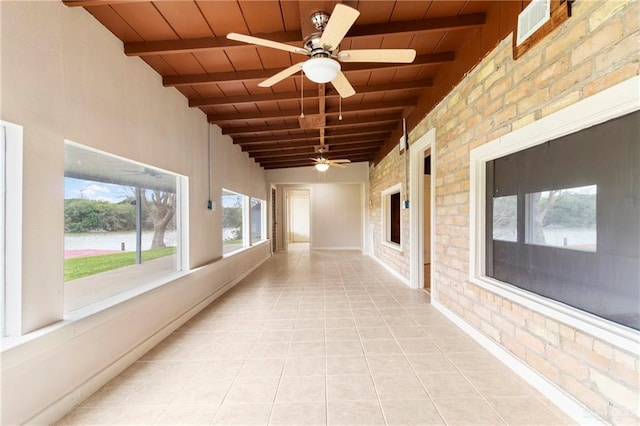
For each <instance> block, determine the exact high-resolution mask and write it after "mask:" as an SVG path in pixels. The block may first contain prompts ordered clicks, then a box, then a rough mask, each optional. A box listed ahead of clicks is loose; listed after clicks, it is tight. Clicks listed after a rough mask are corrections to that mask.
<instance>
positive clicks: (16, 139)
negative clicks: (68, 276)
mask: <svg viewBox="0 0 640 426" xmlns="http://www.w3.org/2000/svg"><path fill="white" fill-rule="evenodd" d="M0 132H2V134H3V139H4V147H3V156H4V163H3V167H2V174H3V181H4V186H3V187H2V197H1V198H2V201H1V204H2V205H1V206H0V208H1V209H2V222H0V226H2V232H1V233H0V236H1V238H0V245H2V249H1V250H0V251H1V260H0V262H2V265H1V266H0V271H1V274H0V280H1V281H2V309H0V311H1V315H2V319H1V321H2V329H1V332H0V336H1V337H13V336H20V335H22V191H23V189H22V176H23V127H22V126H20V125H18V124H14V123H10V122H7V121H2V120H0ZM9 182H10V183H11V184H10V185H9V184H8V183H9ZM8 223H10V224H11V226H7V224H8Z"/></svg>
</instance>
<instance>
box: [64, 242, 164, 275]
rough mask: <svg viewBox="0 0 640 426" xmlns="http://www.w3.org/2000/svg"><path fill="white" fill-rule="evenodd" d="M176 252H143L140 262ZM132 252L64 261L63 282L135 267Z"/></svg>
mask: <svg viewBox="0 0 640 426" xmlns="http://www.w3.org/2000/svg"><path fill="white" fill-rule="evenodd" d="M175 252H176V248H175V247H165V248H156V249H150V250H144V251H143V252H142V261H143V262H144V261H149V260H153V259H157V258H159V257H164V256H170V255H172V254H174V253H175ZM135 263H136V254H135V253H134V252H124V253H113V254H101V255H99V256H87V257H75V258H71V259H65V261H64V280H65V281H71V280H75V279H78V278H82V277H86V276H89V275H93V274H98V273H100V272H105V271H110V270H112V269H118V268H122V267H123V266H128V265H135Z"/></svg>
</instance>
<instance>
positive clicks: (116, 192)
mask: <svg viewBox="0 0 640 426" xmlns="http://www.w3.org/2000/svg"><path fill="white" fill-rule="evenodd" d="M127 190H128V188H127V187H125V186H122V185H114V184H110V183H104V182H95V181H91V180H84V179H75V178H70V177H65V178H64V198H65V200H69V199H74V198H85V199H88V200H98V201H107V202H109V203H119V202H120V201H122V200H124V199H126V198H127V197H130V196H131V192H130V191H129V192H127Z"/></svg>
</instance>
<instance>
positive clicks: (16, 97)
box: [0, 1, 269, 424]
mask: <svg viewBox="0 0 640 426" xmlns="http://www.w3.org/2000/svg"><path fill="white" fill-rule="evenodd" d="M0 14H1V17H2V26H1V29H0V31H1V33H0V35H1V39H2V64H1V66H2V69H1V71H2V79H1V87H0V92H1V93H2V98H1V102H2V103H1V108H2V109H1V110H0V119H2V120H5V121H8V122H11V123H15V124H18V125H20V126H23V129H24V140H23V144H24V151H23V157H24V173H23V195H22V203H23V212H24V213H23V217H22V222H23V225H22V228H21V234H22V238H21V242H22V259H23V263H22V282H21V283H20V284H21V292H22V300H23V302H22V306H21V308H22V316H23V326H22V331H23V332H24V333H27V334H25V336H22V337H18V338H10V339H3V341H2V347H3V350H2V379H1V380H2V389H3V390H8V389H10V390H11V391H10V392H7V391H5V392H2V418H1V423H2V424H18V423H24V422H30V419H32V418H34V416H36V415H39V417H38V421H41V422H43V423H44V422H50V421H53V420H55V416H56V415H61V414H63V412H62V411H60V410H64V409H65V407H66V408H70V406H69V404H73V403H77V402H79V400H80V398H82V397H86V396H87V394H86V392H89V391H91V389H94V388H95V386H100V385H101V384H102V383H104V382H105V381H106V380H107V379H108V378H109V377H110V376H111V375H113V374H115V373H116V372H117V370H118V369H121V368H124V367H126V363H127V362H132V361H134V360H135V357H134V356H133V355H132V354H134V355H135V354H138V355H140V354H141V353H142V352H141V351H143V350H146V349H148V348H149V347H150V346H149V345H151V344H152V343H153V342H156V341H157V339H158V338H159V337H158V336H162V335H163V333H166V332H168V331H170V329H171V327H174V326H177V325H178V324H179V322H180V321H182V320H185V319H186V318H187V317H189V316H191V315H193V314H195V312H196V311H197V309H196V310H193V309H194V307H199V308H202V307H203V306H204V305H205V304H206V303H208V301H210V300H212V297H215V296H216V295H217V294H218V292H219V290H220V289H222V288H225V286H228V285H231V284H233V283H234V282H235V281H236V280H237V279H238V277H241V276H242V275H243V274H245V273H247V272H248V271H250V270H251V269H252V268H254V267H255V266H256V265H259V264H260V263H261V262H262V261H264V260H265V259H266V258H267V257H268V256H269V246H268V244H263V245H260V246H257V247H255V248H252V249H250V250H247V251H245V252H243V253H240V254H238V255H236V256H233V257H232V258H229V259H228V260H226V259H225V260H222V261H218V262H213V261H214V260H216V259H218V258H220V256H221V255H222V242H221V232H222V230H221V208H220V195H221V188H222V187H223V186H224V187H227V188H229V189H232V190H234V191H239V192H243V193H245V194H248V195H252V196H256V197H260V198H263V199H266V194H267V191H266V189H267V184H266V179H265V173H264V171H263V170H262V169H261V168H260V167H258V166H257V165H255V164H254V163H253V161H252V160H251V159H249V158H248V157H247V156H246V155H245V154H243V153H242V152H241V151H240V149H239V147H236V146H233V145H232V144H231V141H230V139H229V138H228V137H226V136H222V135H221V132H220V130H219V129H218V128H216V127H212V128H211V136H210V138H211V161H212V168H213V169H212V181H211V183H212V185H211V198H212V200H213V201H215V202H216V209H215V210H214V211H210V210H207V209H206V203H207V200H208V199H209V180H208V179H209V178H208V167H207V166H208V164H207V163H208V161H207V158H208V152H209V148H208V139H209V136H208V134H209V129H208V125H207V123H206V118H205V116H204V115H203V114H202V112H200V111H199V110H196V109H190V108H189V107H188V106H187V100H186V99H185V98H184V96H183V95H181V94H180V93H179V92H178V91H176V90H175V89H171V88H163V87H162V84H161V78H160V76H158V75H157V74H156V73H155V72H154V71H153V70H152V69H151V68H150V67H149V66H148V65H147V64H145V63H144V62H143V61H141V60H140V59H139V58H127V57H126V56H125V55H124V54H123V50H122V43H121V42H120V41H119V40H118V39H116V38H115V37H114V36H113V34H111V33H110V32H109V31H107V30H106V29H105V28H104V27H102V26H101V25H100V24H99V23H98V22H97V21H95V19H94V18H93V17H91V16H90V15H89V14H88V13H87V12H86V11H84V10H83V9H81V8H67V7H66V6H64V5H62V3H61V2H58V1H55V2H54V1H50V2H7V1H3V2H0ZM65 139H68V140H71V141H74V142H77V143H80V144H84V145H88V146H91V147H95V148H97V149H100V150H104V151H107V152H110V153H113V154H116V155H120V156H123V157H126V158H130V159H133V160H136V161H140V162H143V163H146V164H150V165H152V166H157V167H160V168H163V169H166V170H170V171H173V172H176V173H179V174H182V175H185V176H187V177H188V179H189V214H188V221H189V229H190V234H189V247H188V248H189V253H190V261H189V264H190V266H191V268H195V267H198V266H201V265H205V266H203V267H202V268H200V269H198V270H197V271H193V272H190V273H188V274H186V275H184V276H183V277H181V278H177V279H175V280H174V281H172V282H170V283H168V284H166V285H164V286H162V287H159V288H157V289H155V290H153V291H150V292H147V293H144V294H142V295H140V296H137V297H135V298H133V299H130V300H129V301H127V302H126V303H123V304H119V305H116V306H113V307H106V308H105V309H104V310H102V311H101V312H95V313H93V314H88V315H87V316H85V317H81V318H78V317H76V318H69V317H67V318H64V317H63V281H62V280H63V278H62V277H63V273H62V272H63V232H64V217H63V205H64V204H63V197H64V179H63V176H64V166H63V164H64V163H63V159H64V151H63V150H64V140H65ZM9 226H11V224H9ZM212 262H213V263H212ZM10 284H11V283H10ZM167 324H169V325H167ZM167 327H168V328H167ZM154 339H155V340H154ZM145 348H146V349H145ZM38 413H40V414H38ZM52 416H53V417H52Z"/></svg>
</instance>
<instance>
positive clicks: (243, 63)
mask: <svg viewBox="0 0 640 426" xmlns="http://www.w3.org/2000/svg"><path fill="white" fill-rule="evenodd" d="M227 56H228V57H229V60H230V61H231V63H232V64H233V67H234V68H235V70H236V71H246V70H259V69H263V67H262V62H261V61H260V56H259V55H258V51H257V49H256V48H255V47H253V46H247V47H243V48H242V49H233V50H232V49H228V50H227Z"/></svg>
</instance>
